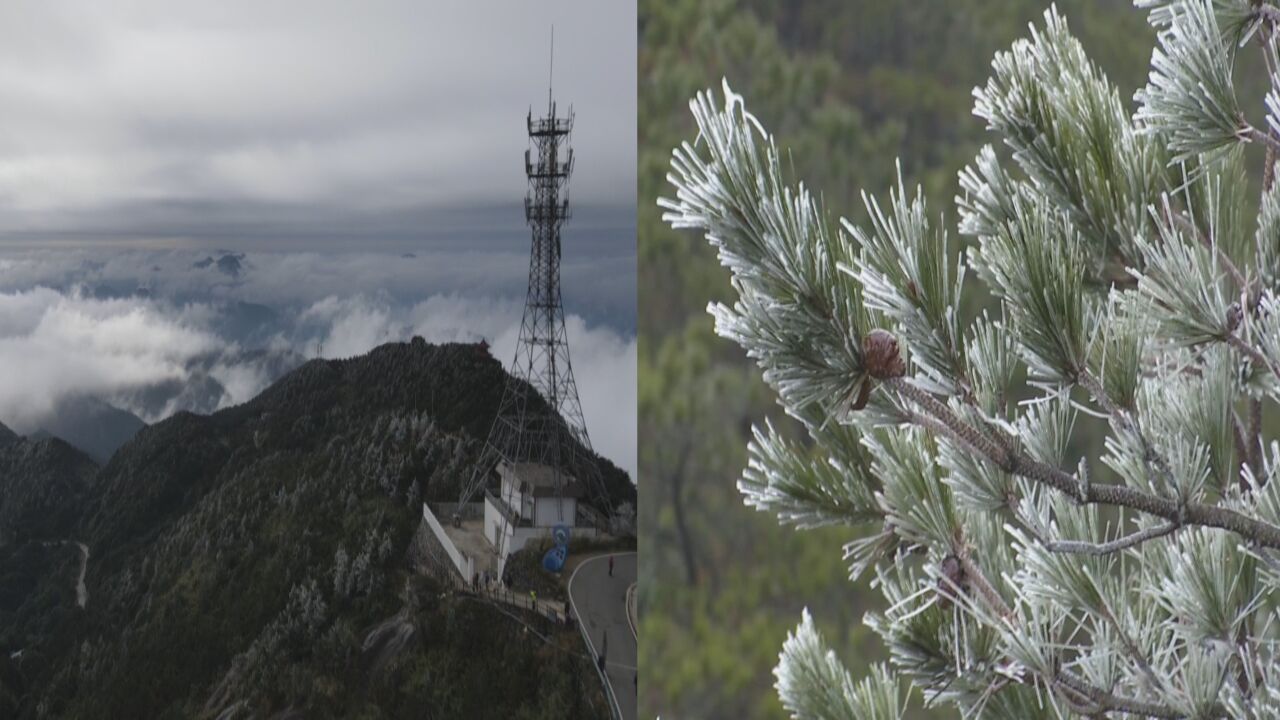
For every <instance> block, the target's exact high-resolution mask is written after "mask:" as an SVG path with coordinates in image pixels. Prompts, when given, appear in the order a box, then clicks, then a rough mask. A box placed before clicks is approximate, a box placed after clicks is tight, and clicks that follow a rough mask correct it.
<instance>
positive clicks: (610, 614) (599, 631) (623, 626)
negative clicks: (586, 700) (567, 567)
mask: <svg viewBox="0 0 1280 720" xmlns="http://www.w3.org/2000/svg"><path fill="white" fill-rule="evenodd" d="M610 557H612V558H613V559H614V565H613V577H610V576H609V560H608V558H610ZM635 582H636V554H635V553H634V552H628V553H610V554H608V555H596V556H594V557H590V558H587V559H586V560H584V561H582V563H581V564H579V565H578V567H577V568H576V569H575V570H574V571H573V575H572V576H570V577H569V602H570V604H571V605H572V606H573V616H574V617H576V618H578V622H579V623H581V624H582V628H583V629H584V630H585V635H586V639H587V646H588V649H589V650H590V651H591V655H592V657H598V656H599V654H600V653H601V652H604V653H605V663H606V668H607V672H606V677H607V678H608V681H609V685H610V687H611V688H612V689H613V696H614V697H615V698H616V700H617V703H618V705H617V708H618V710H619V711H620V712H621V713H622V717H623V718H624V720H634V718H635V717H636V636H635V634H634V632H633V630H632V627H631V622H630V620H629V619H628V612H627V590H628V588H630V587H631V586H632V585H634V584H635Z"/></svg>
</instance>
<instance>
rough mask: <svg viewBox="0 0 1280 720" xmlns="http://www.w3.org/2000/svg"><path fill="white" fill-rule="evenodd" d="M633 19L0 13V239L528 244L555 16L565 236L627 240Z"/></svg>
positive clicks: (33, 7) (34, 9)
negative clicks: (570, 120)
mask: <svg viewBox="0 0 1280 720" xmlns="http://www.w3.org/2000/svg"><path fill="white" fill-rule="evenodd" d="M635 18H636V7H635V2H634V0H631V1H629V2H628V1H625V0H624V1H617V2H615V1H613V0H607V1H606V0H574V1H570V0H537V1H536V2H534V1H530V0H504V1H501V2H498V1H491V2H486V1H484V0H475V1H471V2H467V1H464V0H453V1H440V0H436V1H433V2H425V1H423V0H404V1H399V0H372V1H365V2H359V3H352V2H324V1H317V0H285V1H277V2H258V1H256V0H235V1H231V2H226V1H220V2H213V3H181V4H178V3H172V2H167V1H162V0H140V1H133V2H129V1H125V2H112V3H101V2H90V1H87V0H86V1H83V2H50V3H4V4H3V5H0V107H3V108H4V114H3V117H2V118H0V242H4V243H8V244H10V245H13V244H23V245H29V244H32V243H35V242H42V241H60V242H71V243H73V244H80V243H92V242H113V243H131V244H138V243H143V242H146V243H148V244H151V245H154V244H155V242H156V241H157V240H161V241H166V242H168V243H172V244H175V245H190V244H197V245H202V244H205V243H215V244H217V245H218V246H219V247H232V246H234V247H235V249H239V250H245V249H250V248H252V247H255V246H262V245H270V246H272V247H277V248H278V247H288V248H290V249H294V248H298V247H299V246H303V247H307V248H308V249H316V245H317V244H320V245H324V246H332V245H338V246H340V245H343V244H349V243H351V242H356V241H359V242H361V243H365V244H369V245H378V244H379V243H390V244H392V245H393V246H394V247H397V248H401V247H404V246H405V245H406V244H411V243H413V242H414V241H415V240H418V241H424V242H425V241H431V240H439V241H443V240H445V239H447V238H456V237H457V236H458V235H459V234H460V233H463V232H466V231H467V230H477V231H479V232H480V234H481V237H480V238H479V240H481V241H492V240H493V239H494V238H501V237H503V233H521V232H523V218H522V217H521V215H520V210H521V208H520V201H521V198H522V196H523V193H524V189H525V179H524V177H523V165H522V163H523V151H524V149H525V147H526V138H525V127H524V121H525V114H526V112H527V111H528V109H529V107H530V106H533V108H534V109H535V111H537V110H543V109H545V106H546V102H547V81H548V69H549V68H548V51H549V44H550V33H551V25H552V24H553V23H554V24H555V27H556V38H557V42H556V63H555V74H554V77H555V94H556V97H557V99H558V101H559V103H560V105H561V107H562V108H567V106H568V105H570V104H572V105H573V107H574V110H575V111H576V113H577V125H576V127H575V133H574V148H575V154H576V156H577V158H578V162H577V168H576V173H575V175H574V178H573V182H572V187H571V197H572V200H573V202H574V205H575V206H576V207H577V208H578V209H579V211H580V212H579V215H580V217H581V218H582V220H583V222H581V223H577V224H576V225H573V226H571V228H570V229H569V231H568V234H569V235H573V236H575V237H578V238H584V236H585V235H588V234H592V233H593V232H595V231H599V232H601V233H602V234H603V235H605V237H604V238H603V239H601V240H600V242H601V243H604V244H606V245H609V246H610V247H613V248H614V249H616V246H617V245H618V244H619V243H620V242H621V241H620V240H619V238H618V235H619V234H620V233H618V232H617V231H618V230H623V231H629V230H632V229H633V228H634V206H635V198H636V194H635V172H636V167H635V162H636V143H635V139H636V124H635V123H636V120H635V118H636V82H635V80H636V19H635ZM507 239H508V240H511V239H515V236H514V235H513V236H510V237H507ZM566 239H567V240H568V239H571V238H569V237H568V236H567V238H566ZM584 239H585V238H584ZM628 242H629V243H630V245H631V246H632V248H633V247H634V234H632V236H631V237H630V238H628Z"/></svg>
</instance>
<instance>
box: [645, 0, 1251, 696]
mask: <svg viewBox="0 0 1280 720" xmlns="http://www.w3.org/2000/svg"><path fill="white" fill-rule="evenodd" d="M1046 7H1047V4H1046V3H1039V2H1030V1H1023V0H922V1H917V2H876V1H874V0H857V1H854V0H806V1H805V2H793V1H788V0H641V2H640V20H639V23H640V61H639V75H640V78H639V94H640V105H639V108H640V118H639V128H640V163H639V173H640V178H639V194H640V197H639V252H640V278H639V281H640V285H639V286H640V373H639V379H640V453H641V455H640V467H641V470H640V475H641V480H640V487H641V492H642V493H643V494H644V497H643V502H641V503H640V507H641V531H640V544H641V554H640V558H641V565H640V573H641V579H640V588H641V596H640V602H641V610H640V615H641V617H640V632H641V644H640V663H641V667H642V668H644V673H643V674H644V677H643V678H642V679H641V683H640V716H641V717H649V718H652V717H655V716H658V715H661V716H662V717H663V718H667V719H668V720H670V719H672V718H779V717H783V710H782V708H781V706H780V705H779V704H778V701H777V699H776V697H775V694H774V690H773V687H772V686H773V676H772V669H773V667H774V665H775V664H776V662H777V654H778V651H779V650H780V649H781V646H782V642H783V640H784V638H785V637H786V634H787V632H788V631H789V630H790V629H792V628H793V627H794V626H795V625H796V623H798V622H799V619H800V610H801V608H802V607H805V606H808V607H810V608H811V609H812V610H813V612H814V616H815V619H816V621H817V622H818V624H819V626H820V627H821V628H822V629H823V631H824V634H825V635H826V637H827V640H828V641H829V642H830V643H831V644H832V646H833V647H835V648H836V649H837V652H838V653H839V655H840V656H841V659H842V660H844V661H845V662H846V663H847V664H848V665H849V667H850V669H851V670H852V671H853V672H854V674H855V675H860V674H861V673H862V672H863V671H864V670H865V668H866V666H867V664H868V663H870V662H873V661H875V660H880V659H883V658H884V657H885V655H884V652H883V650H882V649H881V647H880V644H879V640H878V638H876V637H875V636H874V635H873V634H872V633H871V632H870V631H869V630H868V629H866V628H865V627H863V626H862V616H863V614H864V613H865V612H866V611H867V610H868V609H870V608H873V607H876V606H877V605H878V603H879V602H880V597H879V593H878V592H877V591H875V590H873V589H871V588H869V587H867V586H866V584H865V579H864V580H863V582H862V583H861V584H858V585H854V584H851V583H850V582H848V581H847V580H845V579H844V578H845V577H846V575H847V570H846V567H845V564H844V562H843V560H842V558H841V555H842V550H841V547H842V545H843V544H844V542H846V541H847V540H849V539H850V538H851V537H853V533H852V532H851V531H849V530H842V529H839V528H833V529H827V530H823V531H814V532H794V531H792V530H790V529H788V528H784V527H780V526H779V525H778V524H777V521H776V519H775V518H774V517H772V516H770V515H765V514H760V513H757V512H755V511H752V510H750V509H748V508H746V507H745V506H743V504H742V500H741V497H740V495H739V494H738V491H737V489H736V487H735V483H736V480H737V478H738V476H739V474H740V472H741V470H742V467H743V465H744V464H745V461H746V460H745V459H746V445H747V438H748V435H749V432H750V427H751V424H752V423H753V422H762V421H763V420H764V419H765V418H766V417H772V418H774V421H775V423H776V424H778V425H780V426H781V425H787V426H790V427H791V428H792V429H793V430H795V429H797V428H796V427H795V425H796V424H795V423H794V422H793V421H790V420H786V419H784V418H782V417H781V415H782V413H781V410H780V409H779V408H778V406H777V405H776V403H775V402H774V398H773V395H772V393H771V392H770V391H769V390H768V389H767V388H766V387H765V386H764V385H763V383H762V382H761V381H760V377H759V372H758V370H756V368H755V367H754V365H753V364H751V363H750V362H749V361H748V360H747V358H746V357H745V356H744V355H743V353H742V351H741V350H740V349H739V348H738V347H737V346H736V345H734V344H732V343H730V342H728V341H725V340H721V339H719V338H717V337H716V336H715V335H714V333H713V331H712V321H711V318H710V317H709V316H708V315H707V314H706V312H705V308H706V305H707V303H708V302H709V301H717V300H722V301H729V300H731V298H732V291H731V288H730V287H729V283H728V281H727V277H728V275H727V273H726V272H725V271H723V270H722V269H721V268H720V267H719V266H718V265H717V264H716V261H715V257H714V253H713V252H712V250H711V249H710V248H709V247H708V246H707V244H706V242H705V241H704V240H703V239H702V238H701V237H697V236H694V235H692V234H690V233H677V232H674V231H672V230H671V229H670V228H669V227H667V226H666V225H664V224H663V223H662V221H661V211H660V210H659V209H658V207H657V206H656V204H655V203H656V200H657V198H658V197H660V196H663V195H669V194H670V193H671V190H670V186H669V185H668V184H667V182H666V180H665V176H666V172H667V165H668V161H669V159H670V152H671V149H672V148H673V147H675V146H676V145H677V144H679V143H680V142H683V141H692V140H693V135H692V133H693V130H692V121H691V117H690V115H689V112H688V101H689V99H690V98H691V97H692V96H693V95H694V93H696V92H697V91H699V90H702V89H706V88H715V89H716V91H717V93H718V92H719V85H720V80H721V78H727V79H728V80H729V82H730V84H731V86H732V87H733V89H734V90H735V91H737V92H739V93H742V94H743V95H744V96H745V97H746V100H747V106H748V108H750V109H751V110H752V112H753V113H754V114H755V115H756V116H757V117H759V118H760V120H761V122H763V123H764V124H765V126H766V127H767V128H768V129H769V130H770V131H771V132H773V133H774V134H775V135H776V136H777V139H778V143H779V146H780V147H782V148H787V149H789V152H790V156H791V158H792V163H793V165H794V170H795V173H796V177H797V178H798V179H801V180H803V181H804V182H806V183H807V184H808V185H809V186H810V187H812V188H813V189H814V190H815V191H817V192H818V193H819V194H820V195H821V196H822V197H824V199H825V202H826V205H827V208H828V210H829V213H830V214H831V216H832V218H833V219H834V218H838V217H840V216H845V217H849V218H850V219H851V220H853V221H854V222H861V220H862V219H863V216H864V212H863V208H862V203H861V200H860V199H859V193H860V192H861V191H862V190H864V189H865V190H866V191H867V192H869V193H871V194H874V195H876V196H877V197H881V198H884V197H886V196H887V193H888V189H889V186H890V184H891V183H892V182H893V179H894V172H895V170H894V163H895V159H898V158H900V160H901V164H902V170H903V174H904V176H905V178H906V181H907V183H908V186H909V187H910V186H914V185H915V184H920V185H922V186H923V188H924V192H925V194H926V195H927V197H928V199H929V202H930V207H931V209H932V212H934V213H935V217H936V213H938V212H941V213H943V214H944V215H945V219H944V221H943V223H944V226H946V227H948V228H949V230H950V232H949V236H950V239H951V242H953V243H956V245H955V251H957V252H958V251H959V240H958V238H957V237H956V235H955V232H954V219H955V212H954V202H953V198H954V196H955V195H956V192H957V182H956V175H957V172H958V171H959V170H960V169H961V168H962V167H963V166H964V165H965V164H967V163H968V162H969V161H971V160H972V159H973V157H974V155H975V154H976V152H977V150H978V148H979V147H981V145H982V144H984V143H988V142H996V139H995V138H993V137H991V136H989V135H987V133H986V132H985V130H984V128H983V127H982V124H981V122H980V121H978V120H977V119H976V118H974V117H973V115H972V106H973V103H972V98H971V96H970V92H971V90H972V88H973V87H974V86H976V85H979V84H982V83H985V81H986V79H987V77H988V75H989V68H990V63H991V58H992V56H993V55H994V54H995V53H996V52H997V51H999V50H1004V49H1007V48H1008V47H1009V45H1010V44H1011V43H1012V42H1013V41H1014V40H1015V39H1017V38H1019V37H1024V36H1026V35H1027V34H1028V32H1029V31H1028V29H1027V26H1028V23H1030V22H1033V21H1034V22H1036V23H1039V22H1040V19H1041V14H1042V13H1043V11H1044V9H1045V8H1046ZM1058 7H1059V8H1060V10H1061V11H1062V12H1063V14H1064V15H1065V16H1066V17H1067V18H1068V20H1069V23H1070V26H1071V29H1072V31H1073V32H1074V33H1075V34H1076V36H1077V37H1079V38H1080V39H1081V41H1082V42H1083V43H1084V45H1085V48H1086V49H1087V50H1088V51H1089V53H1090V55H1091V56H1092V57H1093V58H1094V60H1095V62H1097V63H1098V64H1099V65H1100V66H1101V67H1102V68H1103V69H1104V70H1105V71H1106V73H1107V74H1108V75H1109V76H1110V78H1111V79H1112V81H1113V82H1114V83H1116V84H1117V85H1118V86H1119V88H1120V92H1121V96H1122V97H1123V98H1125V99H1130V98H1132V95H1133V91H1134V90H1135V89H1136V88H1137V87H1138V86H1139V85H1140V84H1141V83H1143V82H1144V81H1145V77H1146V72H1147V66H1148V62H1149V59H1150V53H1151V47H1152V44H1153V42H1154V32H1153V31H1152V30H1151V29H1150V28H1149V27H1148V26H1147V24H1146V22H1145V18H1144V13H1143V12H1142V11H1140V10H1135V9H1134V8H1132V7H1131V6H1130V5H1129V3H1127V2H1122V1H1121V0H1064V1H1062V2H1059V3H1058ZM1257 97H1258V102H1259V105H1260V103H1261V95H1258V96H1257ZM1258 111H1259V112H1260V110H1258ZM969 300H970V301H971V302H974V303H981V302H983V299H982V298H981V297H979V296H978V295H977V294H976V293H970V295H969ZM912 704H913V706H914V707H913V713H915V714H914V715H913V717H921V718H923V717H947V716H949V715H947V714H946V713H943V712H940V711H934V712H926V711H923V710H920V709H919V704H920V703H919V697H915V698H913V703H912Z"/></svg>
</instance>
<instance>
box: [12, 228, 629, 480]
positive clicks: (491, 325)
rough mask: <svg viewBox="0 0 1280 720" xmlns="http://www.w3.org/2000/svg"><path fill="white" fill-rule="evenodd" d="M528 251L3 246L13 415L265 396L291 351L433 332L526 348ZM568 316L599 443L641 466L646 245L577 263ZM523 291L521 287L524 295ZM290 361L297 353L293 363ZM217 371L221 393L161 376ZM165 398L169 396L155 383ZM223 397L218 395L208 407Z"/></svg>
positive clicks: (185, 406) (22, 424) (154, 416)
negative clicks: (637, 265) (639, 374)
mask: <svg viewBox="0 0 1280 720" xmlns="http://www.w3.org/2000/svg"><path fill="white" fill-rule="evenodd" d="M524 262H525V257H523V256H520V255H513V256H512V257H509V258H505V259H503V258H498V259H496V260H495V258H494V256H493V255H492V254H484V255H477V256H472V255H470V254H468V253H466V252H457V253H437V254H432V255H417V254H390V253H384V254H378V253H347V254H337V253H334V254H310V253H264V254H244V253H226V252H222V253H218V252H215V253H209V252H202V251H192V250H174V249H164V250H155V251H150V250H128V251H112V252H94V251H89V250H67V251H57V250H40V251H30V252H25V253H24V252H21V251H15V252H10V253H7V254H4V255H0V378H2V379H3V381H0V422H3V423H5V424H6V425H9V426H10V427H12V428H13V429H14V430H17V431H18V432H23V433H26V432H32V431H34V430H36V429H39V428H40V427H41V426H42V425H43V424H45V423H47V422H48V420H49V418H50V416H51V414H52V413H55V412H57V410H58V408H59V407H60V406H62V404H63V402H64V401H66V400H69V399H73V398H77V397H85V396H90V397H96V398H99V399H103V400H106V401H107V402H109V403H112V404H114V405H116V406H118V407H122V408H123V409H125V410H129V411H131V412H134V413H135V414H137V415H139V417H141V418H142V419H143V420H145V421H147V422H155V421H157V420H160V419H163V417H167V416H168V415H170V414H172V413H173V412H176V411H178V410H193V409H194V410H205V411H207V410H211V409H215V408H216V407H226V406H229V405H233V404H238V403H242V402H245V401H246V400H249V399H250V398H252V397H254V396H255V395H256V394H257V393H258V392H260V391H261V390H262V389H263V388H265V387H266V386H267V385H268V384H269V383H270V382H271V381H272V379H273V377H272V375H273V373H274V372H276V371H277V370H276V368H277V367H278V366H279V363H278V362H277V363H275V364H272V363H271V362H267V361H265V360H264V356H263V353H262V352H261V351H267V355H268V356H270V357H274V358H276V359H277V360H279V359H280V358H295V359H296V360H301V359H310V358H315V357H322V358H340V357H349V356H353V355H359V354H362V353H365V352H367V351H369V350H370V349H372V348H374V347H376V346H378V345H380V344H383V343H387V342H394V341H403V340H407V339H409V338H411V337H413V336H415V335H420V336H422V337H424V338H426V339H427V340H428V341H431V342H451V341H460V342H475V341H477V340H479V339H481V338H484V339H486V340H488V342H489V343H490V345H491V347H492V352H493V353H494V355H495V357H497V358H499V359H501V360H503V361H504V362H510V358H512V357H513V355H514V352H515V345H516V338H517V335H518V330H519V325H520V318H521V312H522V308H523V288H524V284H525V267H524ZM564 278H565V286H566V288H574V291H573V292H572V293H571V292H570V290H568V289H566V306H567V311H568V312H567V317H566V325H567V331H568V336H569V344H570V348H571V355H572V359H573V365H574V371H575V375H576V379H577V382H578V387H579V391H580V393H581V397H582V406H583V413H584V415H585V417H586V421H587V425H588V429H589V431H590V433H591V437H592V441H593V444H594V445H595V446H596V449H597V450H598V451H599V452H601V454H603V455H605V456H606V457H608V458H610V459H611V460H613V461H614V462H615V463H617V464H618V465H619V466H620V467H622V468H624V469H625V470H627V471H628V472H629V473H631V474H632V477H633V478H634V477H635V472H636V410H635V408H636V338H635V325H634V294H632V295H631V296H630V297H627V293H628V291H629V290H630V289H633V288H634V287H635V285H634V256H632V257H630V258H628V257H619V258H617V259H616V260H613V259H609V258H595V259H594V260H593V262H591V263H585V262H584V263H582V264H581V265H580V266H579V265H573V264H567V265H566V266H565V268H564ZM513 288H514V289H517V290H519V292H517V293H513V292H512V290H513ZM282 362H287V361H282ZM204 377H208V378H212V379H213V380H214V381H216V386H217V387H218V388H219V390H218V393H217V394H216V397H214V398H213V400H212V401H210V400H209V398H208V397H204V398H203V399H201V398H199V397H197V396H196V395H195V394H185V393H180V392H179V393H169V394H168V395H165V396H164V398H165V399H164V401H163V402H162V403H160V404H159V405H156V404H154V403H152V404H147V403H144V402H142V401H141V400H140V399H139V398H141V397H145V396H147V392H148V391H149V390H150V389H154V388H157V387H181V386H183V384H184V383H195V382H196V380H197V378H204ZM152 394H153V395H154V393H152ZM205 405H212V407H205Z"/></svg>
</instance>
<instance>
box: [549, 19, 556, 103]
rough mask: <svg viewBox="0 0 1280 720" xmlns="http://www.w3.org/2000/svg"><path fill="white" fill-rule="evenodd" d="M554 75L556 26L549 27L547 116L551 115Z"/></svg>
mask: <svg viewBox="0 0 1280 720" xmlns="http://www.w3.org/2000/svg"><path fill="white" fill-rule="evenodd" d="M555 75H556V26H555V24H554V23H553V24H552V25H551V63H550V66H549V67H548V68H547V114H548V115H552V114H554V113H552V111H551V107H552V106H551V85H552V81H553V80H554V79H555Z"/></svg>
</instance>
